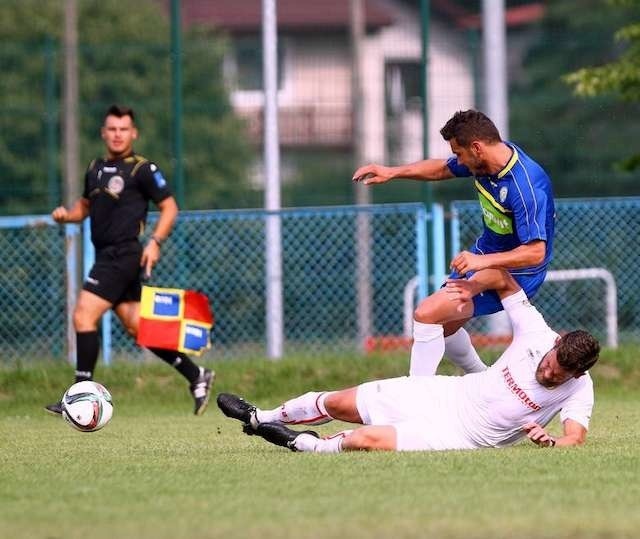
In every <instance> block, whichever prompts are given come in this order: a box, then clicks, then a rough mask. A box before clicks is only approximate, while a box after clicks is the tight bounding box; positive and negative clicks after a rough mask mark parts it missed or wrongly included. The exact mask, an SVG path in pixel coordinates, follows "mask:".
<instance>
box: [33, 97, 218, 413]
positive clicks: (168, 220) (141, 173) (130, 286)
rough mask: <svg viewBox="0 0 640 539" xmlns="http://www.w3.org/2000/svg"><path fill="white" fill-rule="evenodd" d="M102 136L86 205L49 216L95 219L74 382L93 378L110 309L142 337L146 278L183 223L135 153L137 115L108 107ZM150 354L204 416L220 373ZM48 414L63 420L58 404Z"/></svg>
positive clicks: (168, 354)
mask: <svg viewBox="0 0 640 539" xmlns="http://www.w3.org/2000/svg"><path fill="white" fill-rule="evenodd" d="M101 136H102V140H103V141H104V144H105V147H106V150H107V155H106V157H104V158H99V159H95V160H94V161H92V162H91V164H90V165H89V168H88V170H87V172H86V174H85V180H84V192H83V193H82V197H81V198H79V199H78V200H77V201H76V202H75V204H74V205H73V206H72V207H71V208H70V209H67V208H65V207H63V206H60V207H58V208H56V209H54V210H53V212H52V213H51V216H52V217H53V219H54V220H55V221H56V222H58V223H78V222H81V221H82V220H83V219H85V218H86V217H91V241H92V242H93V245H94V247H95V249H96V260H95V264H94V266H93V267H92V268H91V271H90V272H89V276H88V277H87V279H86V281H85V282H84V285H83V287H82V291H81V292H80V295H79V297H78V301H77V303H76V307H75V310H74V313H73V324H74V328H75V331H76V342H77V363H76V371H75V376H76V382H81V381H83V380H91V379H92V378H93V372H94V369H95V366H96V362H97V360H98V351H99V341H98V322H99V320H100V318H101V317H102V315H103V314H104V313H106V312H107V311H108V310H109V309H113V310H114V312H115V313H116V315H117V316H118V318H119V319H120V320H121V322H122V324H123V325H124V327H125V328H126V330H127V332H128V333H129V334H130V335H132V336H133V337H135V336H136V335H137V333H138V320H139V316H140V294H141V287H142V285H141V277H142V273H144V275H145V277H147V278H148V277H150V276H151V271H152V269H153V267H154V265H155V264H156V263H157V262H158V260H159V259H160V250H161V247H162V243H163V242H164V240H166V239H167V237H168V236H169V234H170V233H171V229H172V228H173V224H174V222H175V220H176V218H177V216H178V205H177V204H176V201H175V199H174V197H173V196H172V194H171V191H170V190H169V186H168V185H167V181H166V180H165V178H164V176H163V174H162V172H161V171H160V169H159V168H158V167H157V165H155V164H154V163H153V162H151V161H149V160H147V159H146V158H144V157H142V156H141V155H138V154H136V153H135V152H134V151H133V141H134V140H136V139H137V137H138V130H137V129H136V126H135V115H134V112H133V110H132V109H130V108H128V107H120V106H117V105H112V106H111V107H109V109H108V110H107V112H106V113H105V115H104V124H103V126H102V129H101ZM149 200H152V201H153V202H154V204H155V205H156V206H157V208H158V210H160V218H159V219H158V223H157V224H156V227H155V230H154V231H153V234H152V236H151V239H150V240H149V242H148V243H147V244H146V245H145V246H144V247H143V246H142V244H141V243H140V241H139V237H140V235H141V233H142V232H143V230H144V227H145V223H146V220H147V212H148V203H149ZM151 351H152V352H153V353H154V354H155V355H157V356H158V357H160V358H161V359H162V360H163V361H165V362H167V363H168V364H169V365H171V366H173V367H174V368H175V369H176V370H177V371H178V372H179V373H180V374H182V376H184V377H185V378H186V379H187V380H188V381H189V384H190V390H191V394H192V396H193V399H194V401H195V409H194V413H195V414H196V415H201V414H202V413H203V412H204V411H205V409H206V407H207V404H208V402H209V395H210V393H211V386H212V384H213V381H214V378H215V373H214V372H213V371H211V370H209V369H205V368H203V367H199V366H198V365H196V364H195V363H193V361H191V359H190V358H189V357H188V356H187V355H186V354H183V353H180V352H176V351H174V350H164V349H160V348H151ZM45 409H46V410H47V411H49V412H51V413H54V414H61V413H62V408H61V403H60V402H57V403H55V404H50V405H48V406H46V407H45Z"/></svg>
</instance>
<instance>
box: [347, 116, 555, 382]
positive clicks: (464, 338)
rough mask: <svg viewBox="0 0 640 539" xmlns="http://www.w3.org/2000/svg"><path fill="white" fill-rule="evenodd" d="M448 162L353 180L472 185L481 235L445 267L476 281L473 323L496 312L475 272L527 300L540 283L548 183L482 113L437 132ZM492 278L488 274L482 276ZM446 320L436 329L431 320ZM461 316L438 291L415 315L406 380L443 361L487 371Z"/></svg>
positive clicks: (548, 223)
mask: <svg viewBox="0 0 640 539" xmlns="http://www.w3.org/2000/svg"><path fill="white" fill-rule="evenodd" d="M440 134H441V135H442V137H443V138H444V139H445V140H446V141H448V142H449V144H450V146H451V151H452V152H453V154H454V155H453V156H451V157H450V158H448V159H426V160H424V161H418V162H416V163H411V164H408V165H400V166H395V167H386V166H382V165H376V164H371V165H366V166H363V167H360V168H359V169H358V170H356V171H355V173H354V175H353V181H356V182H362V183H364V184H367V185H369V184H378V183H385V182H388V181H390V180H393V179H400V178H407V179H414V180H424V181H440V180H448V179H451V178H455V177H474V178H475V187H476V190H477V192H478V198H479V200H480V209H481V212H482V217H483V225H484V230H483V232H482V235H481V236H480V237H479V238H478V239H477V240H476V242H475V244H474V245H473V246H472V247H471V248H470V249H469V250H467V251H462V252H461V253H458V254H457V255H456V256H455V257H454V258H453V260H452V261H451V270H452V272H453V273H452V274H451V277H452V278H457V277H461V276H462V277H467V278H470V279H474V280H476V281H478V285H479V286H478V288H479V289H480V290H483V292H482V293H480V294H479V295H477V296H476V297H475V298H474V309H473V314H472V315H471V316H472V317H475V316H480V315H485V314H491V313H495V312H498V311H501V310H502V304H501V303H500V299H499V297H498V295H497V294H496V293H495V291H494V290H493V288H494V287H495V283H492V282H491V280H483V279H484V278H483V274H482V273H481V274H480V275H476V272H478V271H479V270H481V269H485V268H500V269H506V270H508V271H509V272H510V273H511V274H512V275H513V276H514V278H515V279H516V281H517V282H518V284H519V285H520V286H521V287H522V289H523V290H524V292H525V293H526V294H527V296H528V297H529V298H531V297H532V296H533V295H535V293H536V292H537V290H538V288H539V287H540V285H541V284H542V282H543V281H544V278H545V275H546V272H547V267H548V265H549V263H550V261H551V258H552V256H553V231H554V220H555V207H554V202H553V192H552V187H551V180H550V178H549V176H548V175H547V173H546V172H545V171H544V169H543V168H542V167H541V166H540V165H539V164H538V163H536V162H535V161H534V160H533V159H531V157H529V156H528V155H527V154H526V153H525V152H524V151H523V150H522V149H521V148H519V147H518V146H516V145H515V144H513V143H512V142H508V141H504V140H502V138H501V137H500V134H499V132H498V129H497V128H496V126H495V125H494V124H493V122H492V121H491V120H490V119H489V118H488V117H487V116H486V115H484V114H483V113H482V112H478V111H475V110H467V111H459V112H456V113H455V114H454V115H453V117H452V118H451V119H450V120H449V121H448V122H447V123H446V124H445V126H444V127H443V128H442V129H441V130H440ZM485 273H486V274H488V275H491V274H492V272H488V273H487V272H485ZM443 319H447V320H449V322H447V323H446V324H444V329H443V326H442V325H439V324H437V321H438V320H440V321H441V320H443ZM469 319H470V317H469V316H468V314H466V313H462V312H457V311H456V307H455V302H452V301H450V298H449V297H447V294H446V293H445V292H444V290H440V291H438V292H435V293H434V294H432V295H431V296H429V297H427V298H426V299H424V300H422V302H421V303H420V304H419V305H418V307H417V309H416V310H415V312H414V328H413V338H414V342H413V347H412V349H411V367H410V373H411V374H412V375H430V374H434V373H435V371H436V369H437V367H438V363H439V361H440V360H439V358H440V357H441V356H442V354H443V350H442V344H441V343H442V339H441V338H440V337H441V336H442V333H443V331H444V336H445V339H444V343H445V344H444V354H445V355H446V356H447V357H449V359H451V361H453V362H454V363H455V364H456V365H458V366H459V367H461V368H462V369H463V370H464V371H465V372H479V371H482V370H485V369H486V365H485V364H484V363H483V362H482V360H481V359H480V357H479V356H478V354H477V352H476V351H475V350H474V348H473V346H472V344H471V339H470V338H469V334H468V333H467V332H466V330H465V329H464V327H463V326H464V324H465V323H466V322H467V321H468V320H469Z"/></svg>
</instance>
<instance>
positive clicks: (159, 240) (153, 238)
mask: <svg viewBox="0 0 640 539" xmlns="http://www.w3.org/2000/svg"><path fill="white" fill-rule="evenodd" d="M149 241H155V242H156V245H157V246H158V247H162V240H161V239H160V238H159V237H158V236H151V237H150V238H149Z"/></svg>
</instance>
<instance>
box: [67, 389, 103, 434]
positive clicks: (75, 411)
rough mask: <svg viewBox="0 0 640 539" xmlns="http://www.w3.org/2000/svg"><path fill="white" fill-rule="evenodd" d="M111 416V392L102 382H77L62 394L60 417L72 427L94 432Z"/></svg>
mask: <svg viewBox="0 0 640 539" xmlns="http://www.w3.org/2000/svg"><path fill="white" fill-rule="evenodd" d="M112 416H113V400H112V399H111V393H109V391H108V390H107V388H105V387H104V386H103V385H102V384H99V383H97V382H93V381H88V380H87V381H84V382H78V383H76V384H73V385H72V386H71V387H70V388H69V389H67V390H66V391H65V392H64V395H62V417H64V419H65V421H66V422H67V423H69V425H71V426H72V427H73V428H74V429H77V430H79V431H82V432H95V431H97V430H100V429H101V428H102V427H104V426H105V425H106V424H107V423H108V422H109V421H110V420H111V417H112Z"/></svg>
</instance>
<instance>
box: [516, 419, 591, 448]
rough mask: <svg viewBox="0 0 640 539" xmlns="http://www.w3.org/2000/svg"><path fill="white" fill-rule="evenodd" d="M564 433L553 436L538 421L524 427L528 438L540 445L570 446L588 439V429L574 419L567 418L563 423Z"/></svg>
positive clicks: (581, 443) (580, 443)
mask: <svg viewBox="0 0 640 539" xmlns="http://www.w3.org/2000/svg"><path fill="white" fill-rule="evenodd" d="M562 427H563V430H564V433H563V435H562V436H560V437H559V438H554V437H553V436H551V435H550V434H549V433H548V432H547V431H546V430H545V429H544V427H542V426H540V425H538V424H537V423H527V424H526V425H523V427H522V429H523V430H524V431H525V432H526V433H527V438H529V440H531V441H532V442H533V443H534V444H536V445H537V446H539V447H556V446H557V447H569V446H573V445H583V444H584V443H585V441H586V439H587V429H585V428H584V427H583V426H582V425H581V424H580V423H578V422H577V421H574V420H573V419H566V420H565V421H564V423H563V425H562Z"/></svg>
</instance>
